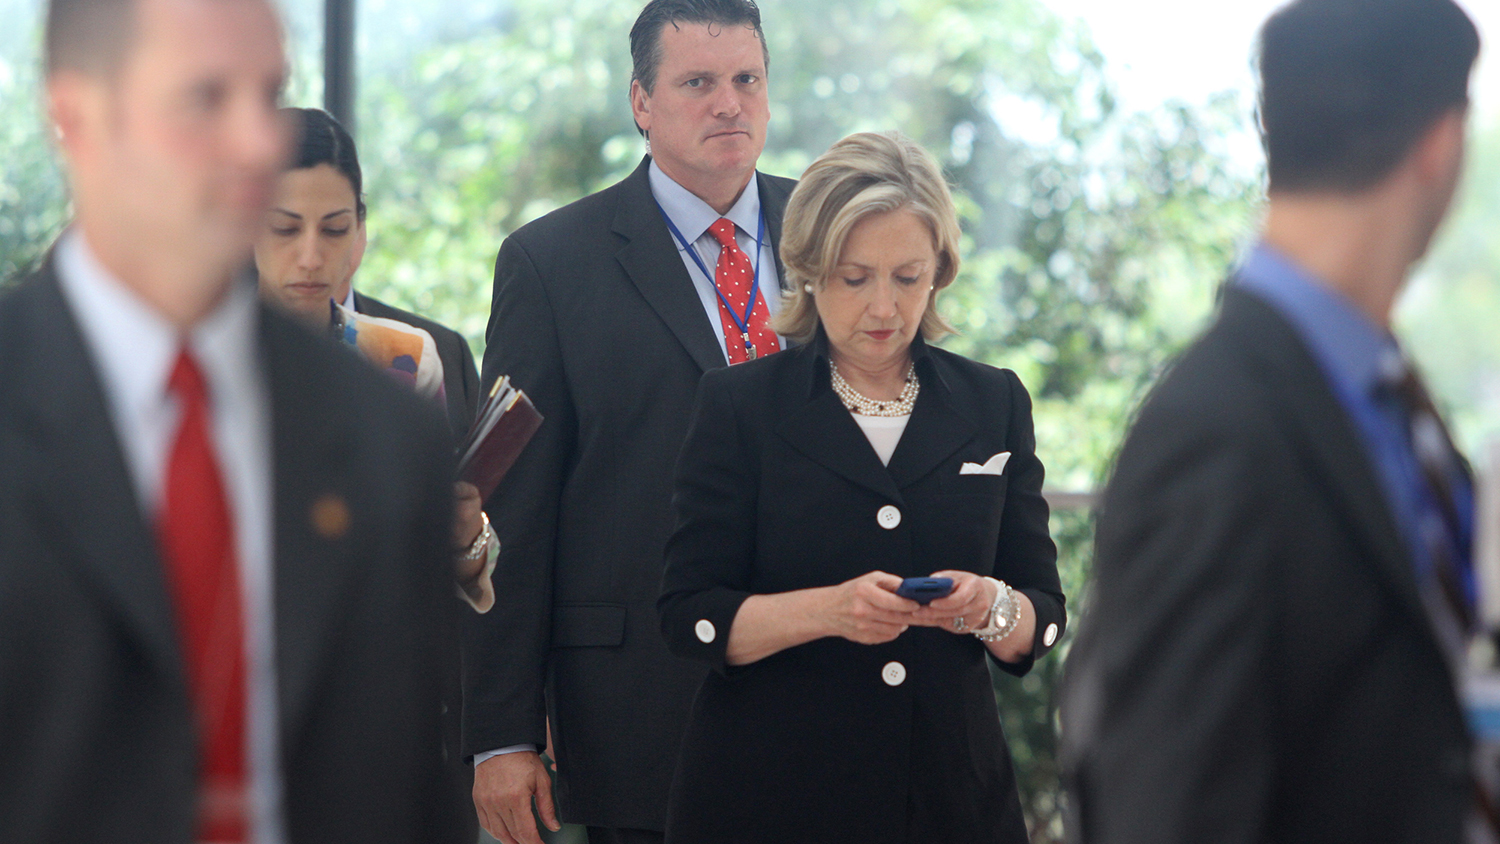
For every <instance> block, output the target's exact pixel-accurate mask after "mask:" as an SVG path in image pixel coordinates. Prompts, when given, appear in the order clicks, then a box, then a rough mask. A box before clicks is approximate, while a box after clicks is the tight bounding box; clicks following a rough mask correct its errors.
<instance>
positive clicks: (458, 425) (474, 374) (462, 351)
mask: <svg viewBox="0 0 1500 844" xmlns="http://www.w3.org/2000/svg"><path fill="white" fill-rule="evenodd" d="M354 310H355V311H356V312H358V313H362V314H369V315H370V316H373V317H380V318H382V319H393V320H396V321H397V322H404V323H406V324H407V325H410V326H414V327H416V328H420V329H422V330H423V331H426V332H427V333H428V334H431V335H432V340H433V342H434V343H435V344H436V345H437V350H438V358H439V359H441V360H442V362H443V393H444V394H445V395H446V397H447V399H448V427H449V429H450V430H452V431H453V439H454V441H455V442H458V441H462V440H463V438H464V435H465V434H467V433H469V426H471V425H473V424H474V413H475V412H476V411H478V409H479V372H478V371H477V370H476V369H475V368H474V352H472V351H471V350H470V349H469V341H467V340H465V339H464V338H463V336H462V335H460V334H459V333H458V332H457V331H454V330H453V329H451V328H448V327H446V326H444V325H441V324H439V323H436V322H433V321H432V320H430V319H427V318H425V317H419V316H417V315H416V314H414V313H411V312H410V311H403V310H401V309H400V308H397V307H393V306H391V305H387V304H386V303H384V302H382V301H380V300H379V299H376V298H375V297H374V296H366V295H365V294H363V293H360V292H359V291H358V290H356V291H354Z"/></svg>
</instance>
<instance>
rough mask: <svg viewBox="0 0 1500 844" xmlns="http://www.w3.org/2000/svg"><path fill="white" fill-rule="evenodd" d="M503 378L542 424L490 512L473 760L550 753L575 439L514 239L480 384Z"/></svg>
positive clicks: (542, 300) (470, 700)
mask: <svg viewBox="0 0 1500 844" xmlns="http://www.w3.org/2000/svg"><path fill="white" fill-rule="evenodd" d="M502 375H509V376H510V377H511V380H512V381H513V382H514V383H515V384H516V385H517V386H518V387H520V388H521V389H522V390H524V391H525V392H526V394H527V395H528V396H529V397H530V398H531V400H532V402H533V403H534V404H535V405H536V407H537V409H538V410H539V411H541V413H542V415H543V417H545V418H544V421H543V422H542V426H541V428H540V429H539V430H538V431H537V433H536V435H535V436H534V437H533V438H532V440H531V442H530V443H529V444H528V445H527V447H526V448H525V449H524V450H523V451H522V452H521V455H520V457H519V458H518V459H517V460H516V463H515V465H514V466H513V467H511V470H510V472H509V473H507V475H506V477H505V480H504V481H502V482H501V485H500V487H499V488H498V489H497V490H496V491H495V494H494V495H493V496H492V497H491V498H490V500H489V501H488V502H486V506H485V510H486V512H488V514H489V516H490V520H491V522H492V523H493V524H494V526H495V531H496V533H497V534H498V535H499V537H500V543H501V546H500V559H499V562H498V563H497V565H496V568H495V574H494V579H493V582H494V586H495V607H494V609H492V610H491V611H490V612H488V613H486V614H484V615H479V614H476V613H469V614H467V617H466V618H465V619H464V742H463V745H464V754H465V755H466V756H472V755H473V754H475V753H480V752H484V751H488V750H495V749H498V748H501V747H508V746H511V745H515V744H527V743H529V744H535V745H536V746H537V747H539V748H540V747H542V746H544V745H545V744H546V727H545V723H546V722H545V718H546V701H545V677H546V673H547V659H548V654H549V652H550V650H551V641H552V635H551V626H552V572H553V563H554V555H555V552H556V545H557V537H556V528H557V514H558V504H559V499H560V496H561V495H562V488H563V484H564V481H565V475H566V473H567V471H568V467H569V465H570V463H571V458H572V455H573V450H574V432H575V430H576V422H575V414H574V411H573V404H572V400H571V397H570V393H569V389H568V382H567V375H566V373H565V372H564V368H563V363H562V352H561V348H560V346H559V342H558V334H557V327H556V322H555V317H554V315H553V311H552V306H551V304H550V302H549V301H548V298H547V292H546V290H545V288H544V286H543V283H542V280H541V275H540V274H539V273H538V271H537V267H536V265H535V263H534V260H533V257H532V255H531V254H530V253H529V252H528V251H527V249H526V248H525V247H524V246H523V245H521V244H520V243H518V242H517V241H516V239H515V238H514V237H511V238H507V239H506V241H505V243H504V244H503V245H502V246H501V247H500V254H499V257H498V258H497V260H496V262H495V288H494V302H493V304H492V308H491V311H490V323H489V327H488V329H487V330H486V332H485V352H484V377H483V379H482V383H484V384H491V383H493V382H494V381H495V380H496V379H498V378H499V377H500V376H502Z"/></svg>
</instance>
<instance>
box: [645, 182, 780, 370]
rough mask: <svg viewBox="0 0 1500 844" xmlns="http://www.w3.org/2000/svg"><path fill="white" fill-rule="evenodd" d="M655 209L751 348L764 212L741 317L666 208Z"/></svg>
mask: <svg viewBox="0 0 1500 844" xmlns="http://www.w3.org/2000/svg"><path fill="white" fill-rule="evenodd" d="M656 210H658V211H660V212H661V217H662V219H663V220H666V221H667V228H669V229H671V230H672V235H673V236H674V237H676V238H677V242H678V243H681V244H682V248H683V249H684V250H685V251H686V252H687V253H688V256H689V257H691V258H692V259H693V263H695V264H697V265H698V269H700V270H702V271H703V275H704V277H706V278H707V279H708V283H709V284H710V285H712V286H713V289H714V295H716V296H718V297H719V304H721V305H723V306H724V310H726V311H728V312H729V318H730V319H732V320H734V327H735V328H738V329H739V330H740V336H741V337H742V338H744V341H745V348H746V350H749V349H750V348H752V346H753V344H752V343H751V342H750V312H751V311H753V310H755V299H756V297H757V296H759V295H760V251H761V246H762V244H763V243H764V242H765V237H766V215H765V213H764V212H762V213H761V215H760V222H759V223H758V224H757V225H756V232H755V261H754V263H753V266H754V267H755V280H754V281H752V282H751V284H750V301H749V302H748V303H747V304H746V305H745V315H744V316H743V317H741V316H740V315H739V314H738V313H736V312H735V310H734V305H731V304H729V300H728V299H726V298H724V291H722V290H720V289H719V285H718V283H717V282H715V281H714V274H713V273H711V272H709V271H708V265H707V264H704V263H703V259H702V258H700V257H698V250H696V249H694V248H693V245H692V244H691V243H689V242H688V239H687V238H685V237H683V236H682V232H681V231H680V230H679V229H678V228H677V224H676V223H673V222H672V218H671V217H670V216H668V214H667V209H665V208H663V207H661V203H660V202H658V203H656Z"/></svg>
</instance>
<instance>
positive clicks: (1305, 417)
mask: <svg viewBox="0 0 1500 844" xmlns="http://www.w3.org/2000/svg"><path fill="white" fill-rule="evenodd" d="M1223 318H1224V320H1225V321H1226V322H1229V321H1233V322H1234V324H1235V326H1236V330H1237V331H1239V332H1240V333H1241V335H1242V336H1241V337H1240V339H1239V341H1238V342H1239V343H1241V344H1243V345H1244V347H1245V348H1248V349H1257V350H1260V353H1261V354H1263V355H1267V356H1270V357H1271V360H1269V361H1268V366H1267V370H1268V371H1269V372H1274V373H1276V376H1277V379H1278V383H1277V385H1276V387H1277V390H1278V391H1279V392H1282V393H1284V394H1286V395H1287V396H1288V399H1287V401H1286V402H1285V403H1284V407H1285V409H1286V410H1287V412H1288V413H1290V414H1291V415H1292V418H1293V420H1294V422H1295V424H1296V425H1297V427H1298V428H1299V429H1300V430H1301V432H1302V442H1303V444H1304V445H1303V448H1302V454H1301V455H1300V458H1301V459H1303V460H1304V461H1306V463H1307V464H1308V465H1309V466H1310V467H1311V468H1313V469H1314V470H1315V472H1316V474H1317V477H1319V478H1320V479H1321V480H1322V482H1323V483H1324V484H1325V485H1326V487H1327V491H1328V494H1329V496H1330V499H1331V500H1333V501H1337V502H1339V504H1340V506H1341V507H1342V509H1343V510H1344V512H1345V516H1346V524H1347V531H1348V533H1349V535H1350V536H1353V537H1356V538H1357V539H1358V540H1359V542H1360V544H1361V545H1362V546H1363V547H1364V549H1365V553H1364V554H1363V555H1362V558H1363V559H1365V560H1366V561H1368V562H1369V563H1370V565H1371V568H1372V569H1373V574H1374V575H1375V576H1376V577H1378V578H1380V579H1381V580H1382V581H1384V582H1385V583H1386V584H1387V585H1388V586H1389V587H1390V589H1391V590H1392V592H1393V593H1394V594H1395V595H1396V596H1397V597H1398V598H1399V600H1400V601H1401V604H1402V605H1403V606H1404V607H1405V608H1406V609H1407V610H1408V611H1409V612H1410V613H1412V614H1413V615H1414V616H1415V617H1416V618H1418V619H1419V620H1420V622H1421V624H1422V625H1423V626H1424V627H1427V625H1428V624H1429V621H1430V619H1429V617H1428V613H1427V609H1426V607H1425V606H1424V605H1423V603H1422V598H1421V594H1420V592H1419V589H1418V586H1417V581H1416V574H1415V572H1414V571H1413V566H1412V561H1411V559H1410V555H1409V553H1408V551H1407V548H1406V542H1405V540H1404V539H1403V538H1402V536H1401V533H1400V529H1399V528H1398V527H1397V525H1396V521H1395V516H1394V515H1393V514H1392V512H1391V508H1390V505H1389V504H1388V503H1387V501H1386V496H1385V492H1384V486H1383V484H1382V482H1381V479H1380V478H1379V477H1378V476H1377V474H1376V471H1375V467H1374V465H1373V464H1371V462H1370V456H1369V454H1367V453H1366V451H1365V448H1364V438H1363V437H1362V436H1361V435H1360V433H1359V431H1358V430H1357V429H1356V428H1355V425H1354V422H1353V420H1351V419H1350V418H1349V413H1348V411H1347V410H1345V409H1344V406H1343V405H1342V404H1341V403H1340V402H1339V400H1338V398H1337V397H1336V396H1335V395H1334V392H1333V389H1332V388H1331V387H1330V385H1329V383H1328V379H1327V377H1326V376H1325V375H1324V374H1323V371H1322V369H1321V368H1320V367H1319V366H1318V364H1317V361H1316V360H1315V359H1314V358H1313V356H1312V352H1311V351H1310V350H1308V348H1307V346H1306V345H1305V344H1304V343H1303V341H1302V338H1301V336H1300V335H1298V334H1297V332H1296V330H1295V329H1294V328H1293V327H1292V326H1291V325H1290V324H1289V323H1287V322H1286V320H1285V319H1284V318H1283V317H1282V316H1281V315H1280V314H1278V313H1276V312H1275V310H1274V309H1273V308H1271V306H1270V305H1267V304H1265V303H1264V302H1262V301H1261V300H1260V299H1257V298H1255V297H1253V296H1251V295H1250V294H1247V293H1244V292H1243V291H1240V290H1238V289H1236V288H1233V287H1230V288H1228V289H1226V290H1225V292H1224V317H1223ZM1429 629H1430V628H1429Z"/></svg>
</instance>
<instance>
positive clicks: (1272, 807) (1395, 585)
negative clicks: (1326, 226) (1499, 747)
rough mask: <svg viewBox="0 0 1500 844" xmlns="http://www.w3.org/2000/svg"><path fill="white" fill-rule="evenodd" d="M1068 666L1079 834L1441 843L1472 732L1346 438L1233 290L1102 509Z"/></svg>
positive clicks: (1287, 328) (1323, 388) (1302, 362)
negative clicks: (1089, 590) (1085, 608)
mask: <svg viewBox="0 0 1500 844" xmlns="http://www.w3.org/2000/svg"><path fill="white" fill-rule="evenodd" d="M1095 573H1096V585H1095V589H1096V593H1095V595H1094V603H1093V605H1092V609H1091V610H1090V612H1089V614H1088V615H1087V616H1086V620H1085V622H1084V624H1083V626H1082V628H1081V630H1080V633H1079V637H1078V641H1077V644H1076V645H1075V646H1074V648H1073V651H1072V655H1071V658H1070V660H1069V664H1068V682H1067V692H1066V695H1065V698H1064V709H1063V717H1062V724H1063V733H1064V744H1065V748H1066V760H1065V761H1066V766H1067V775H1068V778H1069V779H1070V781H1071V782H1070V786H1071V790H1072V795H1071V796H1072V800H1073V806H1074V808H1075V810H1076V828H1075V829H1074V833H1075V840H1078V841H1081V842H1087V844H1095V843H1096V842H1142V843H1143V844H1144V842H1151V844H1173V842H1183V844H1187V842H1193V843H1194V844H1198V842H1204V841H1213V842H1216V843H1217V844H1233V842H1253V841H1281V842H1309V844H1311V842H1318V843H1319V844H1336V842H1351V844H1352V843H1353V842H1370V841H1403V842H1425V841H1430V842H1457V841H1460V840H1462V836H1461V831H1460V824H1461V822H1462V820H1463V817H1464V813H1465V809H1466V806H1467V805H1468V794H1469V792H1468V789H1467V786H1466V779H1465V771H1466V761H1465V760H1466V758H1467V751H1468V738H1467V732H1466V730H1465V726H1464V722H1463V718H1462V715H1461V713H1460V709H1459V706H1458V703H1457V700H1456V698H1455V694H1454V687H1453V681H1452V678H1451V677H1450V676H1449V672H1448V669H1447V667H1446V663H1445V660H1444V657H1443V653H1442V651H1441V650H1440V648H1439V646H1438V643H1437V641H1436V640H1435V639H1434V637H1433V635H1432V633H1431V631H1430V628H1429V623H1428V619H1427V616H1426V614H1425V612H1424V610H1423V606H1422V603H1421V600H1420V598H1419V596H1418V592H1417V584H1416V580H1415V576H1414V574H1413V571H1412V563H1411V560H1410V559H1409V553H1408V551H1407V548H1406V546H1405V545H1404V544H1403V541H1402V538H1401V536H1400V535H1399V533H1398V528H1397V526H1396V524H1395V522H1394V520H1393V518H1392V516H1391V513H1390V511H1389V508H1388V507H1387V505H1386V502H1385V498H1384V493H1383V492H1382V487H1381V484H1380V482H1379V479H1378V477H1377V476H1376V474H1375V468H1374V467H1373V466H1372V464H1371V462H1370V458H1369V456H1368V455H1367V454H1366V452H1365V450H1364V447H1363V441H1362V439H1361V437H1360V435H1359V433H1358V431H1357V430H1356V428H1355V427H1354V423H1353V422H1352V420H1351V419H1350V418H1349V416H1348V413H1347V412H1346V411H1345V410H1344V408H1343V406H1342V405H1341V404H1340V402H1339V400H1338V399H1337V398H1336V396H1335V395H1334V394H1333V393H1332V391H1331V389H1330V386H1329V384H1328V382H1327V380H1326V378H1325V377H1324V375H1323V373H1322V371H1321V370H1320V368H1319V366H1318V364H1317V363H1316V361H1315V360H1314V358H1313V357H1312V355H1311V353H1310V352H1309V351H1308V349H1307V347H1306V346H1305V345H1304V343H1303V342H1302V340H1301V338H1300V337H1299V336H1298V334H1297V333H1296V331H1295V329H1294V328H1293V327H1292V326H1291V325H1290V324H1289V323H1288V322H1287V321H1286V320H1285V318H1284V317H1282V316H1281V315H1280V314H1279V313H1278V312H1277V311H1275V310H1274V309H1273V308H1272V307H1271V306H1270V305H1268V304H1266V303H1265V302H1264V301H1262V300H1261V299H1259V298H1257V297H1256V296H1254V295H1253V294H1250V293H1247V292H1245V291H1243V290H1241V289H1239V288H1236V287H1233V286H1231V287H1229V288H1228V289H1227V290H1226V291H1225V293H1224V298H1223V304H1222V309H1221V311H1220V313H1219V316H1218V319H1217V321H1216V322H1215V324H1214V325H1213V326H1212V327H1211V328H1210V329H1209V331H1208V332H1207V334H1206V335H1204V336H1203V337H1202V338H1201V339H1200V340H1198V341H1197V343H1196V344H1195V345H1194V346H1193V347H1192V348H1191V349H1190V350H1189V351H1188V352H1187V353H1186V354H1185V355H1184V356H1183V357H1182V359H1181V360H1180V362H1178V363H1177V364H1176V365H1175V367H1174V368H1173V369H1172V371H1171V372H1170V373H1169V374H1168V375H1167V376H1166V377H1165V378H1164V379H1163V380H1162V382H1161V383H1160V384H1159V385H1158V386H1157V387H1156V389H1155V390H1154V391H1153V393H1152V395H1151V397H1150V398H1149V399H1148V400H1147V402H1146V404H1145V405H1144V407H1143V408H1142V410H1141V412H1140V418H1139V420H1138V421H1137V423H1136V425H1135V427H1134V429H1133V430H1132V431H1131V433H1130V435H1129V437H1128V438H1127V440H1126V442H1125V445H1124V447H1123V449H1122V451H1121V453H1120V456H1119V462H1118V465H1117V467H1116V469H1115V474H1114V478H1113V479H1112V480H1111V482H1110V484H1109V487H1108V489H1107V491H1106V493H1105V496H1104V501H1103V506H1102V509H1101V511H1100V513H1099V521H1098V538H1097V551H1096V559H1095Z"/></svg>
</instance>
